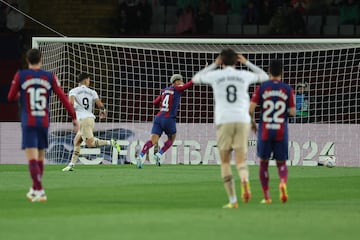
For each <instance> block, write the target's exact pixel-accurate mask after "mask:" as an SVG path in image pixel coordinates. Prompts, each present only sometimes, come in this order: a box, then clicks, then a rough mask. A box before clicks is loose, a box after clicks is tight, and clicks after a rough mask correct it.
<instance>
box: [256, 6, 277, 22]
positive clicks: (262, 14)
mask: <svg viewBox="0 0 360 240" xmlns="http://www.w3.org/2000/svg"><path fill="white" fill-rule="evenodd" d="M273 14H274V9H273V7H272V6H271V5H270V1H269V0H264V1H263V2H262V3H261V4H260V7H259V19H258V22H259V24H264V25H268V24H269V22H270V19H271V18H272V16H273Z"/></svg>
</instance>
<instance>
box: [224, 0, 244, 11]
mask: <svg viewBox="0 0 360 240" xmlns="http://www.w3.org/2000/svg"><path fill="white" fill-rule="evenodd" d="M226 2H227V4H228V7H229V12H231V13H234V14H240V13H242V12H243V9H244V8H245V7H246V5H247V0H227V1H226Z"/></svg>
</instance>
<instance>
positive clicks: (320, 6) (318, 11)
mask: <svg viewBox="0 0 360 240" xmlns="http://www.w3.org/2000/svg"><path fill="white" fill-rule="evenodd" d="M327 9H328V0H311V1H310V2H309V5H308V14H310V15H323V14H326V12H327Z"/></svg>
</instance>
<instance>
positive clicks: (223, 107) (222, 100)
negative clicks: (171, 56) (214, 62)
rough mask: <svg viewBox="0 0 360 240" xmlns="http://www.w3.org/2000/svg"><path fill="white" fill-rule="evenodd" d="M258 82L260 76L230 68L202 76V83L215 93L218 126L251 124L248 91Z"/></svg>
mask: <svg viewBox="0 0 360 240" xmlns="http://www.w3.org/2000/svg"><path fill="white" fill-rule="evenodd" d="M258 81H260V79H259V77H258V75H256V74H254V73H253V72H250V71H246V70H237V69H235V68H234V67H230V66H228V67H225V68H224V69H218V70H215V71H211V72H207V73H205V74H204V75H202V76H201V83H205V84H210V85H211V86H212V89H213V92H214V99H215V123H216V125H219V124H223V123H231V122H243V123H250V120H251V119H250V115H249V106H250V97H249V94H248V90H249V85H250V84H252V83H256V82H258Z"/></svg>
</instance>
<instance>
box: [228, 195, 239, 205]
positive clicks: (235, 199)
mask: <svg viewBox="0 0 360 240" xmlns="http://www.w3.org/2000/svg"><path fill="white" fill-rule="evenodd" d="M229 200H230V203H231V204H234V203H237V197H236V196H230V199H229Z"/></svg>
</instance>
